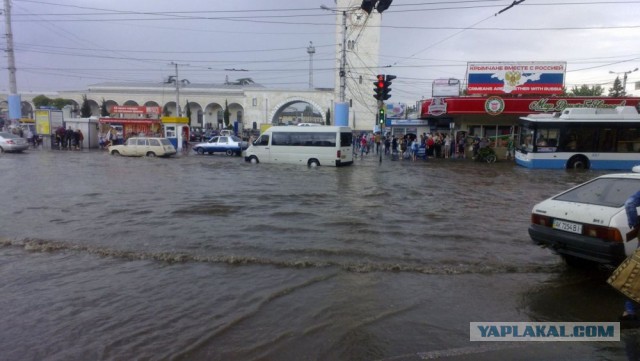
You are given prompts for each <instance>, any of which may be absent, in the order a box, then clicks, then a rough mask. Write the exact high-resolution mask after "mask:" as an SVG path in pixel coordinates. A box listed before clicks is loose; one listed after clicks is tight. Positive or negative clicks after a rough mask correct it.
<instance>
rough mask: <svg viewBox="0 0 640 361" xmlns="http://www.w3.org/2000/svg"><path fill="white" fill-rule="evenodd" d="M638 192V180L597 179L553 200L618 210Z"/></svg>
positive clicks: (639, 181)
mask: <svg viewBox="0 0 640 361" xmlns="http://www.w3.org/2000/svg"><path fill="white" fill-rule="evenodd" d="M639 190H640V179H629V178H598V179H594V180H592V181H591V182H588V183H585V184H583V185H581V186H579V187H577V188H574V189H572V190H570V191H568V192H565V193H563V194H561V195H559V196H557V197H555V198H554V199H555V200H559V201H565V202H576V203H585V204H594V205H599V206H606V207H614V208H620V207H622V206H623V205H624V202H625V201H626V200H627V198H629V196H631V195H632V194H634V193H636V192H637V191H639Z"/></svg>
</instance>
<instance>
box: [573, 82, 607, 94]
mask: <svg viewBox="0 0 640 361" xmlns="http://www.w3.org/2000/svg"><path fill="white" fill-rule="evenodd" d="M603 93H604V89H603V88H602V86H600V85H593V86H591V87H589V86H588V85H587V84H582V85H581V86H580V88H578V86H577V85H575V86H574V87H573V89H571V92H570V93H569V95H572V96H579V97H586V96H595V97H597V96H601V95H602V94H603Z"/></svg>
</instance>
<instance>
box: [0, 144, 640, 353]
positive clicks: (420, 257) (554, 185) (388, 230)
mask: <svg viewBox="0 0 640 361" xmlns="http://www.w3.org/2000/svg"><path fill="white" fill-rule="evenodd" d="M600 174H603V172H595V171H589V172H566V171H557V170H554V171H550V170H529V169H524V168H520V167H517V166H515V165H513V164H512V163H507V162H505V161H502V162H498V163H496V164H491V165H489V164H481V163H474V162H471V161H467V160H445V159H438V160H429V161H427V162H423V161H418V162H411V161H393V162H392V161H390V160H389V159H386V158H385V159H383V161H382V163H381V164H379V163H378V160H377V158H376V157H374V156H369V158H366V159H364V160H361V159H358V160H356V162H355V164H354V166H351V167H345V168H331V167H318V168H307V167H300V166H292V165H272V164H256V165H253V164H248V163H245V162H244V161H243V160H242V159H241V158H239V157H227V156H223V155H213V156H206V155H204V156H198V155H195V154H190V155H180V156H178V157H175V158H170V159H155V158H153V159H147V158H122V157H111V156H109V155H107V154H106V153H105V152H99V151H86V152H73V151H71V152H64V151H63V152H59V151H54V152H52V151H35V150H31V151H29V152H27V153H25V154H2V155H0V182H1V184H2V185H3V187H4V192H3V197H2V198H3V202H2V207H0V225H1V227H0V245H2V247H0V272H1V274H2V281H1V283H0V308H1V309H2V312H1V313H0V323H1V324H2V325H3V327H2V331H0V354H2V355H3V356H2V357H1V358H2V359H3V360H43V359H46V360H128V359H144V360H421V359H436V358H438V359H445V360H484V359H486V360H492V359H504V360H508V359H514V360H515V359H518V360H523V359H524V360H537V359H558V360H566V359H571V358H575V359H581V360H601V359H609V360H627V359H633V358H631V357H630V356H628V355H630V354H634V352H635V349H636V348H637V345H636V343H637V342H638V341H637V339H639V338H640V336H639V334H637V333H635V331H623V339H624V341H622V342H619V343H612V342H583V343H577V342H549V343H546V342H545V343H541V342H537V343H535V342H532V343H525V342H520V343H504V342H492V343H489V342H484V343H483V342H470V341H469V322H478V321H484V322H490V321H567V322H570V321H617V316H618V314H619V313H620V311H621V307H622V302H623V301H622V300H623V298H622V296H620V295H618V294H617V293H616V291H614V290H613V289H612V288H611V287H609V286H608V285H607V284H606V283H605V281H604V278H603V276H602V275H600V274H594V273H588V272H585V271H576V270H571V269H568V268H566V267H565V266H564V264H563V263H562V262H561V261H560V258H559V257H558V256H555V255H553V254H552V253H551V252H550V251H548V250H545V249H541V248H539V247H538V246H535V245H533V244H532V242H531V240H530V238H529V236H528V233H527V227H528V225H529V220H530V218H529V214H530V211H531V208H532V206H533V204H534V203H536V202H538V201H540V200H543V199H544V198H547V197H549V196H551V195H553V194H555V193H558V192H560V191H562V190H564V189H566V188H568V187H569V186H571V185H575V184H578V183H581V182H583V181H585V180H588V179H590V178H593V177H595V176H597V175H600Z"/></svg>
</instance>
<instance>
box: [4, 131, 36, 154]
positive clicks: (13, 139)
mask: <svg viewBox="0 0 640 361" xmlns="http://www.w3.org/2000/svg"><path fill="white" fill-rule="evenodd" d="M26 149H29V142H27V140H26V139H24V138H20V137H19V136H17V135H15V134H12V133H7V132H0V153H4V152H22V151H23V150H26Z"/></svg>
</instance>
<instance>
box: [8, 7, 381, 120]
mask: <svg viewBox="0 0 640 361" xmlns="http://www.w3.org/2000/svg"><path fill="white" fill-rule="evenodd" d="M361 3H362V2H361V1H356V0H337V1H336V8H335V9H334V11H335V13H336V40H337V41H336V55H337V57H336V75H335V80H336V83H335V87H334V88H316V89H307V90H287V89H270V88H266V87H263V86H261V85H259V84H255V83H250V84H237V83H228V82H225V83H222V84H202V83H200V84H199V83H197V81H194V82H193V83H190V84H186V85H182V86H180V88H179V104H178V105H176V98H178V92H176V88H175V86H174V84H171V83H160V82H159V83H139V84H135V83H130V82H127V83H115V82H112V83H101V84H95V85H91V86H90V87H89V88H88V89H86V90H81V91H60V92H55V93H54V92H50V93H47V94H46V96H47V97H49V98H63V99H69V100H71V103H72V104H71V106H69V109H67V110H68V112H69V113H70V116H72V117H79V116H80V111H79V110H80V106H81V104H82V103H83V99H85V97H86V99H87V101H88V102H89V105H90V107H91V113H92V115H94V116H99V115H100V113H101V107H102V105H103V104H106V107H107V109H110V108H111V107H113V106H114V105H119V106H155V107H161V108H162V109H163V113H164V114H165V115H167V116H177V115H178V109H181V110H182V115H183V116H185V114H186V110H187V102H188V109H189V111H190V120H189V123H190V125H191V126H201V127H207V126H211V127H213V128H217V127H219V124H220V123H221V121H222V119H223V114H224V109H225V108H227V109H228V110H229V112H230V122H231V123H232V124H233V123H234V122H239V123H242V125H243V128H245V129H247V128H249V129H250V128H259V127H260V125H261V124H266V123H268V124H274V123H279V122H280V120H281V114H282V113H283V112H285V110H286V109H287V108H288V107H289V106H291V105H293V104H296V103H307V104H308V105H309V106H310V107H311V108H312V109H313V113H314V114H316V115H317V114H319V115H320V117H321V119H325V122H326V119H327V118H328V117H327V113H328V112H330V115H331V116H330V117H329V118H330V119H329V123H330V124H335V121H334V119H333V115H334V113H335V111H334V105H335V103H336V102H338V101H340V100H341V97H342V94H344V98H345V99H344V100H345V102H346V103H348V104H349V121H348V124H349V126H350V127H351V128H353V129H355V130H360V131H371V130H372V129H374V126H375V124H376V114H377V107H378V106H377V101H376V100H375V99H374V98H373V81H374V79H375V78H376V74H377V73H378V56H379V48H380V27H379V25H380V22H381V16H380V14H378V13H377V12H376V11H375V10H374V11H372V12H371V14H367V13H365V12H363V11H362V10H361V9H360V5H361ZM343 23H344V24H346V26H343ZM343 42H344V44H345V45H344V47H343ZM343 55H344V58H343ZM343 80H344V82H343ZM37 95H39V94H21V97H22V115H23V117H24V118H33V114H34V109H35V106H34V104H33V98H34V97H35V96H37ZM7 108H8V106H7V95H6V94H5V95H0V112H1V111H6V109H7ZM142 116H143V115H140V117H142ZM320 117H318V116H316V117H314V119H318V118H320Z"/></svg>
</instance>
